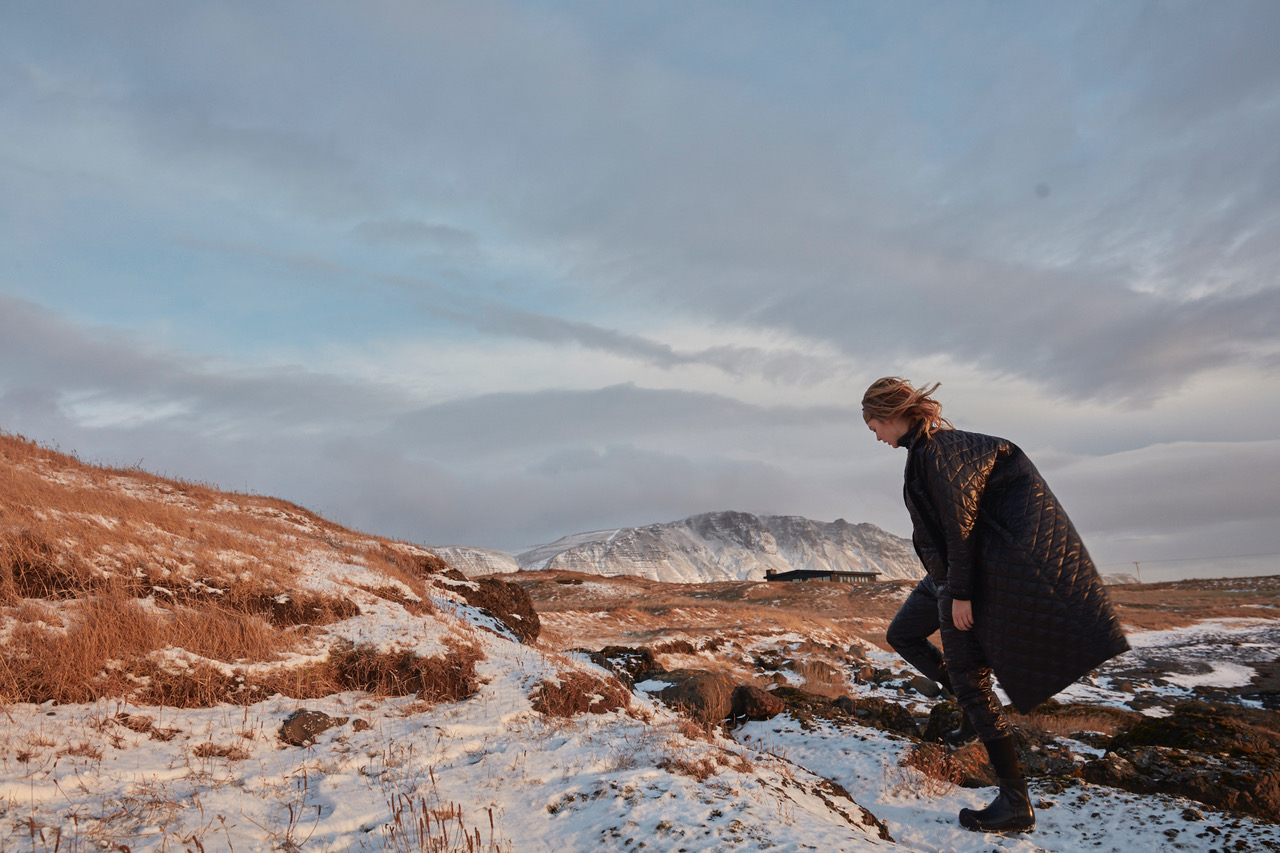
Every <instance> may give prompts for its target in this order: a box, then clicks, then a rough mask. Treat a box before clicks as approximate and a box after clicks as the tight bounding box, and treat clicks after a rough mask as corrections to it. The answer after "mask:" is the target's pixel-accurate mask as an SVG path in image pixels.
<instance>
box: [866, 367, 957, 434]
mask: <svg viewBox="0 0 1280 853" xmlns="http://www.w3.org/2000/svg"><path fill="white" fill-rule="evenodd" d="M941 384H942V383H941V382H935V383H933V385H931V386H929V387H928V388H913V387H911V383H910V382H908V381H907V380H905V379H903V378H901V377H899V376H886V377H884V378H883V379H877V380H876V381H875V382H872V383H871V387H870V388H868V389H867V393H865V394H863V395H862V419H863V420H864V421H871V420H880V421H891V420H893V419H894V418H906V419H907V420H909V421H919V422H920V425H921V426H920V430H921V432H922V433H923V434H924V435H925V436H930V435H933V434H934V433H935V432H937V431H938V430H940V429H954V427H952V426H951V421H949V420H947V419H946V418H944V417H943V416H942V404H941V403H939V402H938V401H937V400H935V399H933V396H932V395H933V392H934V391H937V390H938V388H939V386H940V385H941Z"/></svg>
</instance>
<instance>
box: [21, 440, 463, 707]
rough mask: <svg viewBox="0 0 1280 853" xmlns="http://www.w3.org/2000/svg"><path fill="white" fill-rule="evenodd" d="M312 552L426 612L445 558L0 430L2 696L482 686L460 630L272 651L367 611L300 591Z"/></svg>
mask: <svg viewBox="0 0 1280 853" xmlns="http://www.w3.org/2000/svg"><path fill="white" fill-rule="evenodd" d="M317 549H319V550H321V551H324V550H326V549H332V550H334V551H337V552H340V553H341V559H343V560H346V561H347V562H349V563H351V564H353V566H360V567H362V568H364V569H369V570H372V573H373V574H372V575H371V576H373V577H376V576H377V575H382V576H385V577H387V578H389V579H391V580H394V581H396V582H398V583H397V584H396V585H394V586H393V585H390V584H382V585H379V584H377V583H375V584H373V585H371V586H370V587H369V589H371V590H372V591H374V592H375V594H380V595H382V596H383V597H385V598H389V599H390V600H393V601H397V603H399V604H401V605H402V606H404V607H405V608H406V609H408V610H410V612H414V613H417V614H419V615H422V614H426V613H429V612H431V611H432V610H433V609H434V608H433V607H432V606H431V604H430V598H429V584H430V578H431V577H432V575H435V574H439V573H441V572H443V571H447V569H448V566H447V564H445V563H444V561H443V560H441V559H440V558H439V557H436V556H435V555H433V554H430V553H428V552H425V551H423V550H421V549H417V548H413V547H412V546H407V545H403V544H401V543H393V542H390V541H389V540H384V539H381V538H379V537H372V536H364V535H361V534H354V533H352V532H350V531H347V530H344V529H343V528H341V527H338V526H337V525H334V524H331V523H329V522H327V521H325V520H324V519H322V518H320V517H318V516H316V515H314V514H313V513H310V512H308V511H307V510H305V509H302V508H301V507H297V506H294V505H292V504H289V503H287V502H285V501H281V500H277V499H275V498H266V497H260V496H254V495H243V494H234V493H226V492H221V491H218V490H216V489H214V488H211V487H208V486H204V485H198V484H193V483H185V482H180V481H173V480H166V479H164V478H161V477H156V476H153V475H151V474H148V473H146V472H144V471H140V470H136V469H113V468H107V467H103V466H95V465H88V464H85V463H82V462H80V461H79V460H77V459H75V458H74V457H71V456H68V455H65V454H62V453H59V452H57V451H56V450H51V449H48V448H44V447H41V446H39V445H37V444H36V443H34V442H31V441H28V440H26V439H24V438H21V437H19V436H14V435H9V434H4V433H0V631H2V632H3V634H4V637H5V642H4V644H3V647H2V648H0V703H12V702H20V701H29V702H43V701H47V700H49V699H54V700H56V701H59V702H87V701H93V700H96V699H99V698H103V697H108V696H121V697H129V698H131V699H132V700H133V701H136V702H143V703H150V704H157V705H171V706H181V707H196V706H207V705H212V704H216V703H219V702H236V703H244V702H250V701H257V700H258V699H260V698H265V697H267V696H270V695H272V694H274V693H280V694H282V695H286V696H290V697H295V698H315V697H318V696H325V695H329V694H331V693H333V692H337V691H340V690H348V689H360V690H369V691H371V692H375V693H382V694H388V695H389V694H397V695H400V694H405V693H414V694H418V695H419V696H420V697H421V698H423V699H425V700H427V701H439V700H441V699H448V698H460V697H463V696H467V695H470V694H471V693H473V692H474V691H475V690H476V689H477V680H476V675H475V663H476V661H477V660H478V659H479V657H480V652H479V651H478V649H476V648H475V647H472V646H468V645H466V644H464V643H456V644H455V645H454V646H453V647H452V648H451V649H450V651H449V652H448V653H447V654H445V655H443V656H441V657H439V658H431V659H421V658H417V657H416V656H414V655H412V654H410V653H403V654H400V655H387V654H380V653H377V652H373V651H371V650H368V649H364V648H356V647H354V646H350V645H340V646H339V647H338V648H335V649H334V650H333V653H332V654H331V655H330V657H329V659H328V660H325V661H322V662H317V663H313V664H309V665H306V666H303V667H298V666H285V665H281V666H279V667H276V668H271V667H269V666H264V665H266V664H270V663H271V662H273V661H278V660H280V659H281V657H282V656H283V655H284V654H286V653H288V652H290V651H292V650H294V649H295V648H296V646H297V643H298V642H299V640H300V639H301V638H303V637H304V636H306V634H307V631H308V630H309V628H308V626H315V625H324V624H327V623H331V622H335V621H339V620H343V619H348V618H351V617H353V616H356V615H358V614H359V612H360V611H359V608H358V607H357V606H356V605H355V603H354V602H352V601H351V600H350V599H348V598H345V597H342V596H339V595H332V594H329V595H325V594H320V593H317V592H314V591H310V590H305V589H302V588H300V581H301V577H300V565H302V563H303V560H302V558H303V557H304V556H305V554H306V553H308V552H311V551H314V550H317ZM401 584H403V586H400V585H401ZM406 588H407V589H408V590H409V591H410V593H409V594H405V593H404V590H405V589H406ZM415 598H416V599H418V600H417V601H415V600H414V599H415ZM170 649H173V650H181V651H182V654H173V653H170V652H168V651H167V650H170ZM184 661H185V663H184Z"/></svg>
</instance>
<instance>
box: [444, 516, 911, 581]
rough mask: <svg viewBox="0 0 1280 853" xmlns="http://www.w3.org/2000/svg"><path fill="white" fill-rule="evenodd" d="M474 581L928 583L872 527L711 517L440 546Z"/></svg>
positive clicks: (901, 547) (898, 542)
mask: <svg viewBox="0 0 1280 853" xmlns="http://www.w3.org/2000/svg"><path fill="white" fill-rule="evenodd" d="M431 550H433V551H434V552H435V553H437V554H439V555H440V557H442V558H443V559H444V560H446V561H447V562H449V563H450V564H451V565H453V566H454V567H455V568H457V569H459V571H461V572H463V573H464V574H467V575H479V574H496V573H507V572H513V571H517V570H522V571H545V570H552V571H571V572H580V573H585V574H596V575H605V576H612V575H632V576H636V577H643V578H647V579H649V580H656V581H662V582H667V583H707V582H714V581H743V580H756V581H761V580H764V579H765V576H766V573H767V572H769V571H776V572H788V571H793V570H797V569H807V570H813V571H855V572H865V571H874V572H877V573H878V574H879V576H880V577H879V579H880V580H914V579H917V578H920V577H922V576H923V575H924V568H923V567H922V566H921V565H920V562H919V560H918V559H917V558H916V555H915V552H914V550H913V549H912V546H911V543H910V541H909V540H906V539H903V538H902V537H899V536H895V535H893V534H891V533H889V532H888V531H886V530H884V529H882V528H880V527H877V526H876V525H874V524H869V523H857V524H855V523H851V522H848V521H846V520H844V519H843V518H839V519H836V520H835V521H831V522H824V521H815V520H813V519H809V518H805V517H803V516H795V515H756V514H754V513H749V512H742V511H737V510H724V511H718V512H706V513H699V514H697V515H692V516H689V517H687V518H683V519H679V520H677V521H671V522H661V523H656V524H648V525H644V526H637V527H621V528H611V529H604V530H596V531H588V532H583V533H574V534H570V535H569V536H564V537H561V538H560V539H557V540H556V541H554V542H550V543H547V544H545V545H537V546H534V547H533V548H530V549H527V550H525V551H522V552H520V553H519V554H515V555H511V554H508V553H506V552H502V551H495V550H493V549H485V548H473V547H468V546H440V547H435V546H432V548H431Z"/></svg>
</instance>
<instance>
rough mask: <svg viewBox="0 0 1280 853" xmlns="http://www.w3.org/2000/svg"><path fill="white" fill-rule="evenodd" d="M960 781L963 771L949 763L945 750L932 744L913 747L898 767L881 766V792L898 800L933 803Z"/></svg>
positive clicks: (949, 758)
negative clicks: (905, 797) (907, 798)
mask: <svg viewBox="0 0 1280 853" xmlns="http://www.w3.org/2000/svg"><path fill="white" fill-rule="evenodd" d="M964 777H965V773H964V770H963V768H961V767H958V766H956V765H955V764H953V763H952V761H951V757H950V755H948V753H947V750H945V749H944V748H943V747H941V746H939V745H938V744H936V743H923V744H918V745H917V746H915V747H913V748H912V749H911V751H910V752H909V753H907V756H906V757H905V758H904V759H903V760H902V763H901V764H899V765H897V766H896V767H889V766H887V765H886V766H885V790H886V791H887V792H889V793H891V794H895V795H898V796H901V795H904V794H912V795H915V796H917V797H925V798H927V799H936V798H937V797H942V796H946V795H947V794H949V793H951V791H952V790H954V789H955V787H956V786H957V785H959V784H960V783H961V782H962V781H963V780H964Z"/></svg>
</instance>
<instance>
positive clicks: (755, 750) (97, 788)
mask: <svg viewBox="0 0 1280 853" xmlns="http://www.w3.org/2000/svg"><path fill="white" fill-rule="evenodd" d="M1131 641H1132V643H1133V645H1134V647H1135V652H1134V653H1133V654H1132V655H1131V656H1126V658H1124V659H1122V660H1120V661H1117V662H1116V663H1114V664H1112V665H1110V666H1109V667H1106V668H1104V669H1103V670H1102V671H1101V673H1100V674H1099V676H1098V677H1097V678H1096V679H1094V680H1093V681H1091V682H1090V683H1088V684H1081V685H1078V686H1076V687H1073V688H1071V689H1070V690H1069V691H1068V695H1067V697H1065V698H1071V699H1078V700H1084V701H1089V702H1097V703H1112V704H1123V703H1124V702H1127V701H1132V700H1134V698H1135V696H1137V697H1142V696H1144V695H1147V694H1150V695H1151V696H1152V697H1155V696H1168V697H1179V696H1184V695H1189V693H1190V691H1191V690H1192V689H1193V688H1195V687H1196V686H1201V687H1204V686H1206V685H1208V686H1216V687H1221V688H1233V687H1234V688H1239V687H1240V686H1241V685H1243V684H1247V683H1248V681H1249V679H1250V678H1251V677H1252V673H1253V671H1254V670H1253V668H1252V666H1251V664H1252V663H1256V662H1261V661H1268V660H1269V661H1274V660H1275V659H1276V658H1277V657H1278V656H1280V622H1277V621H1274V620H1263V619H1239V620H1230V621H1216V622H1211V623H1201V624H1199V625H1196V626H1193V627H1190V628H1185V629H1180V630H1173V631H1159V632H1148V633H1144V634H1135V635H1132V636H1131ZM485 642H486V648H485V652H486V654H487V656H488V659H487V660H486V661H485V662H484V663H483V664H482V671H481V674H482V675H483V676H484V677H485V678H486V679H488V681H487V683H486V685H485V686H484V687H483V688H482V690H481V692H480V693H479V694H478V695H476V696H475V697H473V698H471V699H469V700H466V701H463V702H459V703H455V704H443V705H438V706H435V707H427V706H424V705H421V704H417V703H414V702H413V700H412V699H411V698H399V699H381V700H372V699H369V698H368V697H366V696H364V695H361V694H344V695H339V696H334V697H330V698H329V699H327V700H324V701H314V702H307V703H299V702H295V701H293V700H284V699H279V698H277V699H275V700H271V701H267V702H263V703H259V704H257V705H253V706H250V707H248V708H241V707H231V706H223V707H219V708H214V709H204V710H189V711H178V710H173V709H156V708H137V707H129V706H125V705H122V704H120V703H118V702H114V701H112V702H101V703H97V704H94V705H63V706H56V707H55V706H52V705H49V706H33V705H16V706H12V707H10V708H8V709H7V712H6V718H5V719H4V729H3V734H2V735H0V851H20V850H21V851H26V850H39V851H46V850H47V851H55V850H57V851H64V850H66V851H87V850H107V849H109V850H113V851H127V853H142V851H178V850H191V851H214V850H228V851H231V850H234V851H237V853H246V851H269V850H286V851H294V850H305V851H346V850H384V849H387V850H473V849H474V850H486V851H487V850H503V851H505V850H510V851H532V852H533V853H543V851H548V852H549V851H554V853H578V851H581V853H588V852H589V853H597V851H613V850H616V851H634V850H655V851H657V850H660V851H690V852H691V853H692V851H699V852H700V851H731V850H732V851H736V850H768V849H772V850H788V851H789V850H818V851H823V852H824V853H827V851H837V850H842V851H873V850H874V851H927V853H943V851H948V853H951V852H952V851H953V852H954V853H992V851H1026V853H1032V851H1054V853H1056V852H1057V851H1062V853H1076V851H1084V850H1098V851H1115V853H1145V852H1146V851H1151V853H1156V851H1171V850H1188V851H1203V853H1208V852H1209V851H1224V853H1225V851H1228V850H1231V851H1236V850H1244V851H1254V850H1258V851H1262V850H1280V827H1277V826H1274V825H1270V824H1264V823H1259V822H1257V821H1254V820H1251V819H1247V818H1241V817H1236V816H1231V815H1225V814H1221V813H1215V812H1212V811H1210V810H1209V809H1207V808H1204V807H1202V806H1199V805H1197V804H1194V803H1191V802H1188V801H1184V800H1177V799H1173V798H1166V797H1139V796H1135V795H1132V794H1128V793H1125V792H1121V791H1115V790H1112V789H1107V788H1102V787H1097V786H1091V785H1088V784H1084V783H1080V784H1078V785H1076V786H1074V787H1069V788H1066V789H1065V790H1054V789H1052V788H1051V787H1048V786H1046V787H1041V786H1038V785H1036V784H1034V783H1033V785H1032V794H1033V798H1034V800H1033V801H1034V802H1036V803H1037V805H1038V809H1037V820H1038V824H1037V827H1036V829H1035V830H1034V831H1033V832H1031V833H1028V834H1025V835H1020V836H1011V837H999V836H985V835H980V834H975V833H970V832H967V831H965V830H963V829H961V828H960V827H959V826H958V825H957V823H956V820H955V815H956V813H957V812H958V810H959V809H960V808H962V807H965V806H970V807H973V806H981V805H983V804H985V802H986V801H987V800H988V799H989V798H990V796H991V795H992V793H993V790H992V789H978V790H967V789H958V788H953V789H950V790H943V791H937V790H931V789H934V788H937V787H938V786H937V785H929V784H927V783H925V781H924V780H922V779H921V778H920V777H918V776H916V775H913V774H914V773H915V771H912V770H910V769H909V768H906V767H903V766H901V763H900V761H901V758H902V757H903V755H904V754H905V753H906V750H907V748H908V745H909V744H908V742H907V741H906V740H904V739H901V738H899V737H897V736H895V735H892V734H888V733H885V732H882V731H879V730H876V729H869V728H862V727H857V726H850V727H847V728H838V727H835V726H833V725H830V724H819V725H817V726H816V727H810V729H809V730H805V729H803V728H802V727H801V726H800V725H799V724H798V723H797V722H796V721H794V720H792V719H791V718H789V717H786V716H782V717H778V718H775V719H773V720H770V721H766V722H755V723H750V724H748V725H746V726H744V727H742V728H741V729H738V730H736V731H735V732H734V739H733V740H729V739H719V740H716V741H714V742H707V741H704V740H698V739H696V738H695V739H690V738H688V737H686V735H685V734H684V733H683V732H685V731H687V727H682V726H681V725H680V720H679V718H677V717H676V716H675V715H674V714H673V713H672V712H670V711H668V710H666V709H664V708H662V707H660V706H658V705H656V704H655V703H653V702H652V701H650V700H649V699H648V698H646V697H644V696H642V695H641V696H638V697H637V700H636V709H637V710H636V712H635V714H634V715H633V716H628V715H625V714H623V713H621V712H613V713H610V714H604V715H584V716H579V717H576V718H573V719H569V720H559V719H547V718H544V717H542V716H541V715H539V714H537V713H535V712H534V711H532V709H531V708H530V705H529V700H528V698H527V694H528V691H529V688H530V685H531V684H532V683H533V682H534V681H535V680H537V679H539V678H544V677H546V676H547V675H548V674H551V673H553V672H554V670H555V668H556V667H561V668H564V667H567V666H570V665H573V666H581V665H582V664H581V662H580V661H572V660H569V659H563V660H559V661H557V660H555V659H554V657H549V656H547V655H544V654H543V653H540V652H536V651H534V650H531V649H528V648H526V647H521V646H519V645H517V644H514V643H511V642H509V641H507V640H504V639H502V638H500V637H497V636H493V637H492V638H491V639H488V640H486V641H485ZM876 663H877V664H878V665H886V664H891V665H897V661H896V660H895V659H893V658H892V656H890V655H883V656H882V657H880V658H878V659H877V661H876ZM864 689H865V690H871V689H870V688H861V687H857V686H853V685H851V686H850V690H851V691H857V690H864ZM877 690H879V692H880V693H881V694H882V695H885V696H886V698H895V699H897V700H898V701H902V694H898V693H893V692H891V691H885V690H883V689H880V688H877ZM916 699H917V701H918V702H920V703H922V704H927V703H928V701H929V700H924V699H922V698H919V697H916ZM303 704H305V707H307V708H309V709H314V710H319V711H324V712H326V713H329V714H334V715H340V716H346V717H350V718H351V722H348V723H347V724H346V725H343V726H341V727H339V728H335V729H331V730H329V731H327V732H325V733H324V734H322V735H321V736H320V738H319V739H318V741H317V742H316V743H315V744H314V745H313V746H311V747H308V748H299V747H289V746H285V745H284V744H282V743H281V742H280V740H279V739H278V737H277V734H276V733H277V731H278V729H279V726H280V722H281V720H282V718H283V717H284V716H285V715H287V714H288V713H289V712H290V711H292V710H294V709H295V708H297V707H299V706H300V705H303ZM1149 712H1150V713H1161V711H1160V710H1159V705H1158V704H1152V705H1151V708H1150V711H1149ZM129 715H132V716H129ZM140 717H144V718H149V719H146V720H145V721H142V722H140V719H139V718H140ZM637 717H638V718H637ZM356 719H359V720H361V721H363V722H365V723H368V727H367V728H364V729H363V730H362V731H356V726H355V724H354V722H355V720H356ZM1088 749H1089V748H1088V747H1085V746H1083V745H1078V751H1082V752H1088ZM828 779H829V780H831V781H834V782H835V783H837V784H838V785H839V786H841V787H842V788H843V789H844V790H846V791H847V792H848V793H849V794H850V795H851V796H852V798H853V800H854V801H856V805H855V804H854V802H850V801H849V800H847V799H844V798H842V797H841V796H840V795H839V794H838V792H837V789H836V788H834V787H833V786H831V785H830V784H828V783H827V782H826V780H828ZM1050 784H1051V783H1050ZM859 807H863V808H865V809H866V810H868V811H869V812H870V813H871V814H873V815H874V816H875V817H876V818H878V819H879V820H880V821H883V823H884V825H885V827H886V828H887V830H888V834H889V835H890V836H891V837H892V840H887V839H884V838H882V837H880V835H881V833H880V832H879V830H878V828H877V827H876V826H875V824H874V821H871V820H869V819H867V818H865V817H864V815H863V812H862V809H861V808H859ZM424 810H425V811H428V812H431V813H433V814H435V815H436V816H437V818H436V820H435V821H434V822H433V824H432V826H433V829H432V832H433V833H434V837H435V838H436V839H437V840H441V839H443V838H444V836H445V835H448V834H449V833H452V841H451V842H449V844H450V845H452V846H437V847H431V846H430V845H429V844H428V843H427V842H425V841H424V839H421V838H415V837H414V832H416V831H417V830H416V829H415V828H414V827H415V823H414V819H415V818H416V817H418V816H420V815H421V814H422V813H423V811H424ZM463 830H465V831H466V832H467V833H468V836H469V838H470V839H471V846H468V845H467V843H466V842H464V841H462V840H461V838H460V836H461V832H462V831H463ZM476 833H478V836H477V835H476ZM477 839H478V840H477Z"/></svg>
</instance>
